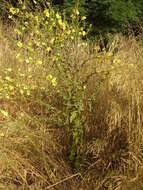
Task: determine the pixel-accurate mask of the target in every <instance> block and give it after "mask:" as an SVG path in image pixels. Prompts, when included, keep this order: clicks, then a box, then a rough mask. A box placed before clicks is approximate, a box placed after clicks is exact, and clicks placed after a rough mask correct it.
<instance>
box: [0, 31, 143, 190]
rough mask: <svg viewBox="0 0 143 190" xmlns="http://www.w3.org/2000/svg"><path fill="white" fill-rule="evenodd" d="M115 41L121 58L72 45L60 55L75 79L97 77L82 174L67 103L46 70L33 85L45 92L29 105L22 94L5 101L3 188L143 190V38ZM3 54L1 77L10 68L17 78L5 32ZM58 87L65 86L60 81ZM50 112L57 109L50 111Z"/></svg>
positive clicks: (91, 88) (0, 162) (0, 147)
mask: <svg viewBox="0 0 143 190" xmlns="http://www.w3.org/2000/svg"><path fill="white" fill-rule="evenodd" d="M117 37H118V39H117V41H118V49H119V51H118V52H117V54H116V55H114V56H113V57H112V56H111V58H110V57H109V56H108V53H105V54H104V53H103V54H102V53H95V52H94V51H93V52H92V54H91V53H90V51H89V50H88V48H85V49H84V48H79V47H76V48H77V49H75V47H74V46H72V45H67V47H66V46H65V49H63V52H62V55H63V56H64V60H65V63H67V62H68V65H69V71H68V73H69V74H70V76H74V75H75V70H74V69H76V70H77V71H78V72H77V73H76V74H77V76H76V77H75V80H77V81H78V80H81V81H82V80H84V79H85V78H86V76H87V75H88V74H89V73H91V72H93V71H94V69H95V68H96V71H97V72H96V74H95V75H93V76H92V77H91V78H90V80H89V82H88V84H87V88H86V94H85V97H84V98H85V100H84V106H85V107H84V112H83V114H84V115H85V117H86V125H85V129H84V133H85V137H84V148H83V152H84V161H83V162H82V164H81V168H80V173H78V172H77V171H74V169H73V168H72V167H71V165H70V163H69V161H68V156H67V154H68V152H69V149H70V146H71V138H70V137H69V136H68V133H67V131H66V129H65V128H64V124H63V123H62V122H63V121H62V119H63V118H62V116H61V111H62V110H64V107H63V99H62V98H61V97H60V96H59V95H58V94H57V93H56V91H55V90H52V89H51V87H50V86H49V85H48V84H47V83H46V82H45V81H44V77H43V76H45V75H46V73H47V71H45V68H41V69H40V70H34V71H32V79H30V84H32V83H34V82H35V83H36V84H40V85H41V86H42V87H45V89H46V90H44V89H40V88H38V89H36V90H35V91H33V93H32V94H31V96H30V97H28V98H27V97H24V98H23V97H22V98H21V97H19V95H17V94H16V95H15V97H14V98H13V99H12V100H11V99H10V100H5V99H4V98H3V99H1V105H2V107H3V108H5V110H8V112H9V117H8V118H6V119H5V118H4V117H3V116H2V115H1V119H0V125H1V126H0V152H1V154H0V166H1V167H0V168H1V169H0V189H31V190H32V189H33V190H36V189H37V190H40V189H41V190H46V189H51V190H52V189H53V190H56V189H58V190H61V189H65V190H71V189H73V190H76V189H77V190H78V189H84V190H85V189H86V190H92V189H94V190H142V189H143V47H142V43H139V42H141V40H142V39H140V41H139V42H137V41H136V39H135V38H134V37H131V38H129V39H126V38H123V37H119V36H117ZM112 45H113V48H114V47H115V45H114V44H112ZM69 46H70V48H69ZM0 47H1V48H0V68H1V74H2V73H3V70H4V69H5V68H7V67H9V66H12V67H13V68H14V70H15V73H14V74H13V75H14V77H17V75H16V72H17V71H18V64H19V63H18V62H17V61H16V59H15V56H14V55H15V54H14V52H15V50H13V49H12V48H11V47H10V46H9V42H8V40H7V39H4V38H3V34H2V33H1V35H0ZM45 59H46V58H45ZM85 60H88V61H87V63H86V64H85V65H84V66H83V63H84V61H85ZM49 64H50V63H49ZM23 69H24V68H23ZM42 69H43V70H42ZM46 69H49V68H46ZM50 70H51V68H50ZM51 71H52V70H51ZM105 71H106V72H107V71H108V72H109V74H108V75H106V73H105ZM52 72H53V73H54V74H56V71H55V70H54V71H52ZM97 73H98V74H97ZM103 73H104V74H103ZM105 75H106V76H105ZM37 76H38V77H37ZM42 77H43V78H42ZM57 77H58V76H57ZM17 80H18V78H17ZM59 81H61V86H62V85H64V84H62V80H61V78H60V77H59ZM22 82H24V81H22ZM91 95H93V96H95V99H94V98H93V99H92V101H91V109H89V107H88V105H87V104H86V103H87V99H88V98H90V97H91ZM49 105H51V106H52V107H54V108H56V109H55V110H50V111H49V107H48V106H49ZM21 113H22V115H21Z"/></svg>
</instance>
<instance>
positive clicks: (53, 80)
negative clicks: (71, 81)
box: [51, 77, 57, 87]
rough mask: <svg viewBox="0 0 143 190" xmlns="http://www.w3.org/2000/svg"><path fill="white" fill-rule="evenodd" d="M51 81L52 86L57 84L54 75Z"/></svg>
mask: <svg viewBox="0 0 143 190" xmlns="http://www.w3.org/2000/svg"><path fill="white" fill-rule="evenodd" d="M51 82H52V85H53V86H54V87H55V86H57V79H56V77H54V78H53V79H52V81H51Z"/></svg>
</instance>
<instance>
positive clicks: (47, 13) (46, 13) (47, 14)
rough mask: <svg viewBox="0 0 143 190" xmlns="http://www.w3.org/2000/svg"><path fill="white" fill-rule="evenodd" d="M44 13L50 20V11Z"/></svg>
mask: <svg viewBox="0 0 143 190" xmlns="http://www.w3.org/2000/svg"><path fill="white" fill-rule="evenodd" d="M44 13H45V15H46V17H47V18H49V16H50V14H49V11H48V10H45V11H44Z"/></svg>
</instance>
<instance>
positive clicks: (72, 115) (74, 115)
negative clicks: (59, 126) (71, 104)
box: [70, 111, 77, 123]
mask: <svg viewBox="0 0 143 190" xmlns="http://www.w3.org/2000/svg"><path fill="white" fill-rule="evenodd" d="M76 116H77V111H73V112H72V113H71V116H70V123H72V122H73V121H74V120H75V118H76Z"/></svg>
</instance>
